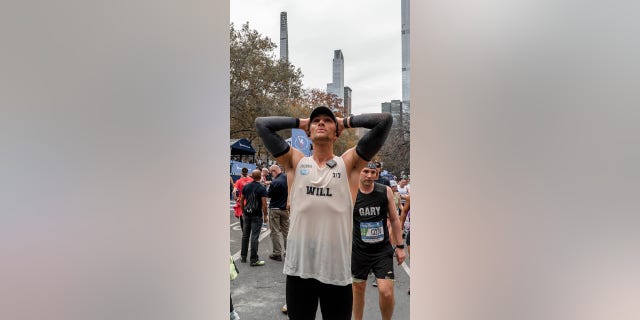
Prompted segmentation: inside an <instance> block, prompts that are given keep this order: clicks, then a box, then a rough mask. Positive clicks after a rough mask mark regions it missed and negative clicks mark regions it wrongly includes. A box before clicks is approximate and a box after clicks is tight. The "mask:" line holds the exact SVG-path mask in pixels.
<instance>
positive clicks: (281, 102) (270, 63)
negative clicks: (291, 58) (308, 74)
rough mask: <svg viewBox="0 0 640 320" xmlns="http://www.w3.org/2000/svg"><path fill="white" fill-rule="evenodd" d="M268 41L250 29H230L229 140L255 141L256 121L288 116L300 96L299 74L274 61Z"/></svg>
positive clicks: (296, 70) (288, 65)
mask: <svg viewBox="0 0 640 320" xmlns="http://www.w3.org/2000/svg"><path fill="white" fill-rule="evenodd" d="M275 49H276V45H275V43H273V42H272V41H271V40H270V39H269V38H268V37H264V36H262V35H261V34H260V33H258V32H257V31H256V30H252V29H250V28H249V23H246V24H244V25H243V26H242V28H241V29H239V30H237V29H235V28H234V25H233V24H231V27H230V73H231V74H230V87H231V92H230V93H229V103H230V109H231V110H230V111H231V119H230V120H231V122H230V125H231V132H230V136H231V138H248V139H249V140H251V141H253V140H254V139H255V138H256V132H255V128H254V126H253V121H254V119H255V118H256V117H261V116H270V115H286V114H289V113H290V111H289V110H288V109H289V108H288V106H289V105H290V104H291V103H290V101H291V100H292V99H299V98H301V96H302V93H303V90H302V71H300V69H296V68H294V67H293V65H291V64H290V63H288V62H283V61H280V60H278V59H276V57H275V54H274V51H275Z"/></svg>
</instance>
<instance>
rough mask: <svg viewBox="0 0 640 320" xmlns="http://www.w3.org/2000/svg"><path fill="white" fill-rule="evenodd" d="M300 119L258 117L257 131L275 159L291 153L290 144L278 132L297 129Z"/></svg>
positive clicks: (256, 122)
mask: <svg viewBox="0 0 640 320" xmlns="http://www.w3.org/2000/svg"><path fill="white" fill-rule="evenodd" d="M299 125H300V119H298V118H292V117H258V118H256V121H255V126H256V131H257V132H258V136H259V137H260V139H261V140H262V144H264V146H265V147H266V148H267V150H268V151H269V152H270V153H271V155H272V156H273V157H274V158H277V157H279V156H281V155H283V154H285V153H287V152H289V148H291V147H290V146H289V144H287V142H286V141H284V139H283V138H282V137H281V136H280V135H278V134H277V133H276V132H277V131H279V130H282V129H291V128H297V127H298V126H299Z"/></svg>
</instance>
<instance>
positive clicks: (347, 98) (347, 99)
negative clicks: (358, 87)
mask: <svg viewBox="0 0 640 320" xmlns="http://www.w3.org/2000/svg"><path fill="white" fill-rule="evenodd" d="M343 104H344V115H345V116H348V115H350V114H352V112H351V88H349V87H344V100H343Z"/></svg>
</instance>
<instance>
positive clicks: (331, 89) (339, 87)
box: [327, 49, 344, 105]
mask: <svg viewBox="0 0 640 320" xmlns="http://www.w3.org/2000/svg"><path fill="white" fill-rule="evenodd" d="M327 93H331V94H335V95H336V96H338V98H340V99H341V100H342V101H343V105H344V56H343V55H342V50H339V49H338V50H334V51H333V82H332V83H327Z"/></svg>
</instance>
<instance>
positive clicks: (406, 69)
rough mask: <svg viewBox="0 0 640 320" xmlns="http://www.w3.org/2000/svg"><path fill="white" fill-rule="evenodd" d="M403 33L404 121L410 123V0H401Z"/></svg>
mask: <svg viewBox="0 0 640 320" xmlns="http://www.w3.org/2000/svg"><path fill="white" fill-rule="evenodd" d="M401 1H402V2H401V15H402V18H401V34H402V107H403V114H404V115H405V116H404V121H406V124H405V125H406V126H408V125H409V118H410V114H411V107H410V106H411V103H410V100H411V91H410V88H411V68H410V58H411V56H410V51H411V50H410V48H411V47H410V44H409V39H410V37H409V16H410V14H409V0H401Z"/></svg>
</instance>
